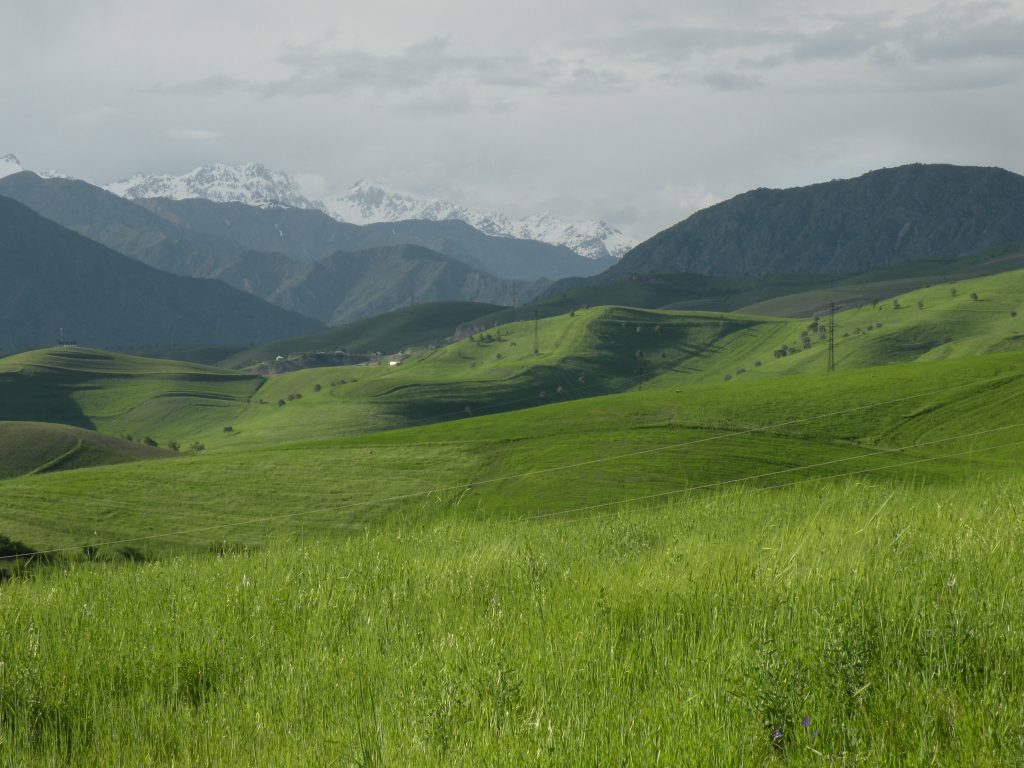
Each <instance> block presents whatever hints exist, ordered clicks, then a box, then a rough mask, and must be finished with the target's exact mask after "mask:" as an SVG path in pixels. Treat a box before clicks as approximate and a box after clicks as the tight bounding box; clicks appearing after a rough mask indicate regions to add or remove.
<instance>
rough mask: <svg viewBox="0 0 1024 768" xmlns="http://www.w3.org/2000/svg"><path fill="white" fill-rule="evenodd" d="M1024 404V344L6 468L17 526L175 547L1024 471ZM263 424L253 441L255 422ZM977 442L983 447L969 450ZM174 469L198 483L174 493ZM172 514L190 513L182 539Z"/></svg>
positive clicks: (47, 538) (273, 427)
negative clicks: (68, 466)
mask: <svg viewBox="0 0 1024 768" xmlns="http://www.w3.org/2000/svg"><path fill="white" fill-rule="evenodd" d="M302 373H303V374H309V373H311V372H310V371H304V372H302ZM280 378H283V377H280ZM318 397H319V398H322V399H325V398H329V397H331V395H330V394H329V393H327V392H321V393H316V394H314V393H312V392H310V391H309V390H307V392H306V395H305V396H304V397H303V398H302V400H301V401H298V402H293V403H289V404H288V405H287V406H285V407H281V408H278V407H270V408H269V410H270V411H271V412H273V413H282V414H286V413H287V412H288V411H289V409H294V410H293V411H292V412H293V418H295V419H297V420H299V421H302V420H303V419H307V418H308V421H307V422H306V429H307V431H308V433H309V434H310V435H316V434H321V435H323V434H329V430H321V431H319V432H317V430H316V429H315V427H314V421H313V418H314V417H315V414H316V413H317V412H319V414H320V419H321V421H330V420H332V419H334V420H336V419H337V416H336V414H331V413H330V410H329V409H327V408H323V407H320V408H317V407H316V400H317V398H318ZM300 408H308V414H307V415H303V416H299V415H298V413H297V411H298V409H300ZM1018 413H1024V353H1021V352H1015V353H1005V354H995V355H986V356H981V357H971V358H961V359H954V360H941V361H933V362H915V363H912V364H907V365H890V366H884V367H881V368H873V369H865V370H850V371H845V372H842V371H840V372H837V373H836V374H833V375H827V374H824V373H814V374H803V375H793V376H779V377H774V378H763V379H760V380H758V379H754V378H745V379H743V378H741V379H738V380H735V381H733V382H731V383H730V384H729V385H728V386H725V385H723V384H722V383H721V382H716V383H712V384H700V385H693V386H691V387H687V388H681V389H679V390H675V389H643V390H637V391H632V392H626V393H622V394H617V395H610V396H604V397H597V398H589V399H584V400H576V401H572V402H556V403H551V404H550V405H545V406H541V407H536V408H528V409H523V410H518V411H514V412H509V413H500V414H495V415H492V416H481V417H478V418H470V419H462V420H459V421H454V422H448V423H444V424H432V425H427V426H421V427H416V428H413V429H402V430H390V431H384V432H379V433H375V434H367V435H357V436H352V437H342V438H321V439H317V440H310V441H306V442H294V438H295V437H296V434H297V433H295V432H289V431H288V430H287V429H286V428H285V426H284V424H285V422H280V423H278V422H274V423H266V422H264V423H256V422H255V421H254V422H253V423H252V424H251V425H250V426H246V425H245V424H244V423H243V422H238V423H239V426H238V427H236V431H237V432H238V434H237V435H236V436H235V437H230V436H226V437H225V440H224V442H225V443H227V444H230V442H229V441H232V440H235V441H239V442H237V443H236V444H235V447H234V450H218V451H213V450H211V451H209V452H207V453H205V454H202V455H200V456H196V457H183V458H180V459H178V460H176V461H174V462H172V463H167V462H143V463H140V464H131V465H122V466H117V467H106V468H104V467H101V468H96V469H89V470H83V471H80V472H62V473H58V474H54V475H48V476H32V477H26V478H16V479H13V480H7V481H4V482H2V483H0V531H3V532H4V534H5V535H8V536H11V537H12V538H15V539H17V540H19V541H23V542H26V543H28V544H30V545H36V546H42V545H46V546H49V545H54V544H57V545H65V544H67V545H74V544H76V543H82V542H85V543H88V542H101V541H105V540H117V539H120V538H125V537H129V538H130V537H135V536H143V537H148V536H152V535H157V536H158V537H157V538H155V539H152V540H151V541H150V540H148V539H146V541H147V546H148V547H152V548H153V549H154V551H166V550H168V549H171V550H174V549H180V548H187V549H204V548H206V547H208V546H209V545H210V544H211V543H213V542H217V541H228V542H239V543H249V544H253V543H258V542H261V541H265V540H266V538H267V537H268V536H272V535H290V534H291V533H293V532H297V531H300V530H305V531H310V532H316V531H319V532H322V533H323V534H325V535H335V534H338V533H344V532H346V531H350V530H352V529H353V528H356V529H359V528H362V527H363V526H365V525H366V524H367V523H369V522H373V521H380V520H383V519H387V518H389V517H390V516H392V515H399V516H407V515H414V516H415V515H419V514H429V513H430V510H432V509H436V508H438V506H440V507H444V508H447V507H449V506H450V505H452V504H453V503H456V502H457V504H458V509H459V510H460V514H461V515H464V516H467V517H469V518H480V517H482V518H501V517H518V516H531V515H534V514H541V515H544V514H547V513H551V512H557V513H559V514H564V515H569V516H570V517H571V516H580V515H582V516H585V515H586V514H588V511H593V510H591V509H590V508H591V507H592V506H594V507H595V509H606V507H605V505H606V504H608V503H610V502H615V501H617V500H623V499H631V498H637V497H639V498H654V499H663V498H666V497H663V496H662V494H669V495H670V496H671V494H675V493H678V492H682V491H685V490H686V489H696V490H700V489H705V490H707V489H710V488H721V487H728V486H729V485H732V484H734V483H736V482H738V481H741V480H743V479H744V478H746V479H747V482H749V483H752V484H754V485H763V486H775V485H778V484H785V483H790V482H793V481H798V480H807V479H812V478H828V477H833V476H836V475H840V476H846V475H848V474H849V473H851V472H853V473H857V472H865V471H869V472H871V474H872V475H876V476H879V477H889V478H893V479H898V478H907V479H909V478H914V477H916V478H918V479H919V480H920V481H922V482H923V481H927V482H929V483H939V484H941V483H944V482H946V481H953V482H958V481H959V480H958V478H962V477H963V476H964V473H967V474H968V475H970V476H973V477H978V476H983V475H984V476H989V475H992V474H993V473H994V474H996V475H998V474H999V473H1003V472H1007V471H1010V472H1013V471H1016V467H1017V466H1018V465H1019V459H1020V456H1021V455H1022V451H1021V443H1022V442H1024V419H1017V420H1014V419H1013V418H1008V416H1007V414H1018ZM261 429H266V432H265V433H264V434H262V435H259V437H260V439H259V440H254V441H252V442H250V443H249V446H250V447H249V448H248V449H246V448H245V443H244V442H242V441H243V440H244V439H245V435H246V431H247V430H252V431H259V430H261ZM275 439H277V440H280V441H281V443H282V444H277V445H275V444H274V443H273V442H272V441H273V440H275ZM982 449H984V450H982ZM965 451H976V452H977V451H980V452H978V453H977V454H976V455H975V454H971V459H970V460H969V461H966V460H965V459H964V458H963V456H964V453H963V452H965ZM169 485H177V486H180V487H181V488H182V489H183V490H182V491H181V492H180V493H176V494H175V495H174V501H173V502H171V503H169V502H168V497H167V493H166V488H168V487H169ZM184 489H187V490H184ZM670 496H669V497H670ZM573 510H575V511H573ZM157 511H158V513H157ZM210 526H212V528H211V527H210ZM192 529H196V532H195V533H187V532H188V531H190V530H192ZM171 531H182V532H184V533H180V534H175V535H173V536H168V537H167V538H166V539H165V538H164V537H163V535H164V534H165V533H167V532H171Z"/></svg>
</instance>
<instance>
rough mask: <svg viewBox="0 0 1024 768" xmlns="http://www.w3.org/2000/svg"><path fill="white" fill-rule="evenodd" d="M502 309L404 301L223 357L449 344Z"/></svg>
mask: <svg viewBox="0 0 1024 768" xmlns="http://www.w3.org/2000/svg"><path fill="white" fill-rule="evenodd" d="M499 309H501V307H499V306H498V305H496V304H483V303H480V302H471V301H442V302H430V303H427V304H417V305H415V306H412V307H403V308H402V309H396V310H393V311H391V312H385V313H384V314H381V315H375V316H374V317H371V318H367V319H365V320H357V321H355V322H353V323H347V324H345V325H340V326H336V327H334V328H331V329H330V330H328V331H324V332H322V333H316V334H313V335H311V336H301V337H298V338H294V339H283V340H281V341H278V342H274V343H273V344H264V345H262V346H259V347H253V348H252V349H247V350H244V351H241V352H236V353H234V354H232V355H231V356H229V357H225V358H222V359H221V364H222V365H224V366H225V367H227V368H241V367H243V366H246V365H251V364H252V363H257V362H262V361H268V360H274V359H275V358H276V357H277V356H278V355H282V356H285V357H287V356H290V355H303V354H309V353H313V352H334V351H335V350H346V351H348V352H355V353H373V352H383V353H384V354H393V353H395V352H399V351H400V350H402V349H404V348H406V347H414V346H426V345H428V344H443V343H444V342H445V341H446V340H447V339H448V338H449V337H450V336H452V335H453V334H454V333H455V331H456V329H457V328H458V327H459V326H460V325H462V324H464V323H468V322H470V321H472V320H475V319H476V318H479V317H482V316H484V315H490V314H492V313H494V312H496V311H497V310H499Z"/></svg>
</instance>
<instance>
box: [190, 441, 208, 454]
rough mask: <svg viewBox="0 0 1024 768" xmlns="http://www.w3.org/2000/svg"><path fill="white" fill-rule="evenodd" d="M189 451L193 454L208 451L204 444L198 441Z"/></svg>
mask: <svg viewBox="0 0 1024 768" xmlns="http://www.w3.org/2000/svg"><path fill="white" fill-rule="evenodd" d="M188 449H189V450H190V451H192V453H202V452H203V451H205V450H206V446H205V445H203V443H200V442H198V441H197V442H195V443H192V445H190V446H189V447H188Z"/></svg>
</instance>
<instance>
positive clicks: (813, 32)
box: [591, 2, 1024, 69]
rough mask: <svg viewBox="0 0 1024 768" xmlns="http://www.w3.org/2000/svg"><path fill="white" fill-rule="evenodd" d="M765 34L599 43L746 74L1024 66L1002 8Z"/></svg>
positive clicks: (781, 28)
mask: <svg viewBox="0 0 1024 768" xmlns="http://www.w3.org/2000/svg"><path fill="white" fill-rule="evenodd" d="M808 21H809V22H810V23H811V24H816V25H820V26H818V27H817V28H813V29H807V28H806V26H808V24H807V23H805V24H804V28H801V24H800V23H798V22H796V21H790V22H787V23H785V24H780V23H779V22H778V21H776V22H773V24H772V25H766V26H761V27H753V28H751V27H743V28H741V27H736V28H727V27H697V26H693V27H687V26H676V27H668V28H658V29H646V30H639V31H634V32H631V33H629V34H627V35H622V36H619V37H615V38H612V39H607V40H604V41H597V42H593V43H592V44H591V45H592V47H593V48H594V49H596V50H600V51H603V52H604V53H605V54H606V55H609V56H612V57H620V58H622V59H623V60H642V61H648V62H651V63H655V64H660V65H662V66H668V67H672V66H677V65H680V64H684V63H687V62H691V61H693V60H694V59H697V58H699V57H701V56H704V57H709V56H719V57H720V56H726V57H728V56H730V55H731V56H734V57H736V58H735V60H734V63H735V64H736V65H737V66H740V67H754V68H759V69H769V68H777V67H781V66H784V65H786V64H791V63H796V64H800V63H807V62H813V61H837V62H841V61H850V60H854V59H859V58H867V59H868V60H869V61H874V62H876V63H882V62H884V63H888V64H890V65H891V64H899V63H902V62H906V61H915V62H918V63H922V64H925V63H940V64H941V63H954V62H957V61H963V60H968V59H1004V60H1012V61H1018V62H1022V63H1024V43H1022V42H1021V41H1022V40H1024V17H1022V16H1021V15H1019V14H1017V15H1014V14H1013V13H1012V9H1011V7H1010V6H1008V5H1006V4H1002V3H987V2H986V3H971V4H967V5H962V6H956V7H953V6H946V5H938V6H934V7H932V8H931V9H929V10H928V11H926V12H923V13H919V14H916V15H913V16H909V17H902V18H897V17H895V16H894V15H892V14H872V15H856V14H847V15H833V16H831V17H824V18H813V19H810V20H808Z"/></svg>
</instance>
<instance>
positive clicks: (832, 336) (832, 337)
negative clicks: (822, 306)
mask: <svg viewBox="0 0 1024 768" xmlns="http://www.w3.org/2000/svg"><path fill="white" fill-rule="evenodd" d="M835 369H836V305H835V302H833V301H830V302H829V303H828V370H829V373H832V372H833V371H835Z"/></svg>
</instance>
